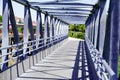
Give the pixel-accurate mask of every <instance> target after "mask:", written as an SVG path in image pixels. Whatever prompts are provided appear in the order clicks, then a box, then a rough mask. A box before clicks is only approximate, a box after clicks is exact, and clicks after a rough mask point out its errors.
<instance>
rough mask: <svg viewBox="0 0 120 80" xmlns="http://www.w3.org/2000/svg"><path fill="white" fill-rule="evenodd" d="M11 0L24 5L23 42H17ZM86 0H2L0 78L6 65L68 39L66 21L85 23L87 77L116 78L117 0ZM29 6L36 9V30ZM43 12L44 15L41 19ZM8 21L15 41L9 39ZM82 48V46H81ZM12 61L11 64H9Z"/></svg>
mask: <svg viewBox="0 0 120 80" xmlns="http://www.w3.org/2000/svg"><path fill="white" fill-rule="evenodd" d="M12 1H14V2H17V3H19V4H20V5H22V6H23V7H24V29H23V42H21V41H20V35H19V32H18V29H17V23H16V20H15V14H14V10H13V4H12ZM89 1H91V2H89ZM89 1H88V0H86V1H85V0H56V1H35V2H33V0H29V1H27V0H3V13H2V16H3V22H2V25H3V27H2V43H1V45H2V47H1V48H0V50H1V53H2V55H0V59H1V62H0V65H1V70H0V72H1V75H0V77H1V76H3V75H5V74H2V73H4V72H5V71H7V70H9V68H11V67H13V66H14V65H18V64H19V63H21V62H23V61H25V60H26V59H28V58H30V57H29V56H33V57H34V55H38V53H39V52H41V51H45V50H46V49H49V48H50V49H52V50H51V51H53V50H55V49H56V48H57V47H58V44H59V43H60V44H61V43H63V42H64V41H65V40H66V39H67V38H68V28H69V24H85V25H86V33H85V52H86V58H87V60H88V62H87V63H88V68H89V74H90V80H117V70H118V69H117V68H118V63H117V62H118V55H119V26H120V25H119V19H120V15H119V12H120V5H119V3H120V1H119V0H110V2H109V0H89ZM109 3H110V5H109ZM108 7H109V9H108ZM30 9H33V10H35V12H36V18H37V19H36V31H34V29H33V28H34V27H33V24H32V17H31V10H30ZM42 15H44V21H43V19H42V18H43V16H42ZM43 22H44V24H43ZM10 24H11V26H12V31H13V39H14V44H10V42H9V40H10V39H9V36H10V35H9V25H10ZM35 33H36V34H35ZM35 35H36V36H35ZM82 50H84V49H83V48H82ZM51 51H50V52H51ZM50 52H47V53H46V54H42V58H44V57H46V56H47V54H48V53H50ZM42 53H43V52H42ZM83 53H84V52H83ZM11 56H12V57H11ZM83 57H84V56H83ZM33 60H35V59H33ZM11 61H13V62H14V63H12V64H11V65H9V63H10V62H11ZM31 62H32V63H33V64H31V65H30V66H33V65H34V64H35V63H37V61H31ZM83 62H84V61H83ZM108 63H109V64H110V65H108ZM84 65H85V64H84ZM18 66H19V65H18ZM93 72H94V73H93ZM1 79H3V80H4V77H1ZM6 80H9V79H6ZM12 80H13V79H12Z"/></svg>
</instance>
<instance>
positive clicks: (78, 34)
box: [69, 24, 85, 39]
mask: <svg viewBox="0 0 120 80" xmlns="http://www.w3.org/2000/svg"><path fill="white" fill-rule="evenodd" d="M84 34H85V25H83V24H80V25H76V24H73V25H70V26H69V36H70V37H73V38H81V39H84Z"/></svg>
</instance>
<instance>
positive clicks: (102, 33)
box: [97, 0, 107, 54]
mask: <svg viewBox="0 0 120 80" xmlns="http://www.w3.org/2000/svg"><path fill="white" fill-rule="evenodd" d="M106 3H107V1H103V0H100V18H99V31H98V45H97V49H98V50H99V51H100V52H101V54H103V47H104V40H105V31H106V19H107V8H106V7H107V4H106Z"/></svg>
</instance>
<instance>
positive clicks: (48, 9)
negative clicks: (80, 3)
mask: <svg viewBox="0 0 120 80" xmlns="http://www.w3.org/2000/svg"><path fill="white" fill-rule="evenodd" d="M41 10H45V11H50V10H51V11H52V10H53V11H63V10H64V11H86V12H90V11H91V10H85V9H64V8H60V9H59V8H58V9H52V8H41Z"/></svg>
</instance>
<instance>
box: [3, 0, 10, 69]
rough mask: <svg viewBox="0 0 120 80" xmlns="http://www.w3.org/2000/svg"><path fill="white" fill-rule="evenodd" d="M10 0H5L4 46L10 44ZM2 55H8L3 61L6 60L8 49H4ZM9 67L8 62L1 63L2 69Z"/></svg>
mask: <svg viewBox="0 0 120 80" xmlns="http://www.w3.org/2000/svg"><path fill="white" fill-rule="evenodd" d="M8 1H9V0H3V13H2V15H3V22H2V23H3V28H2V47H6V46H8V45H9V34H8V27H9V15H8V13H9V6H8ZM2 55H6V56H4V57H2V63H4V61H6V60H8V55H7V49H4V50H2ZM7 67H8V63H4V64H3V65H1V70H4V69H5V68H7Z"/></svg>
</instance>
